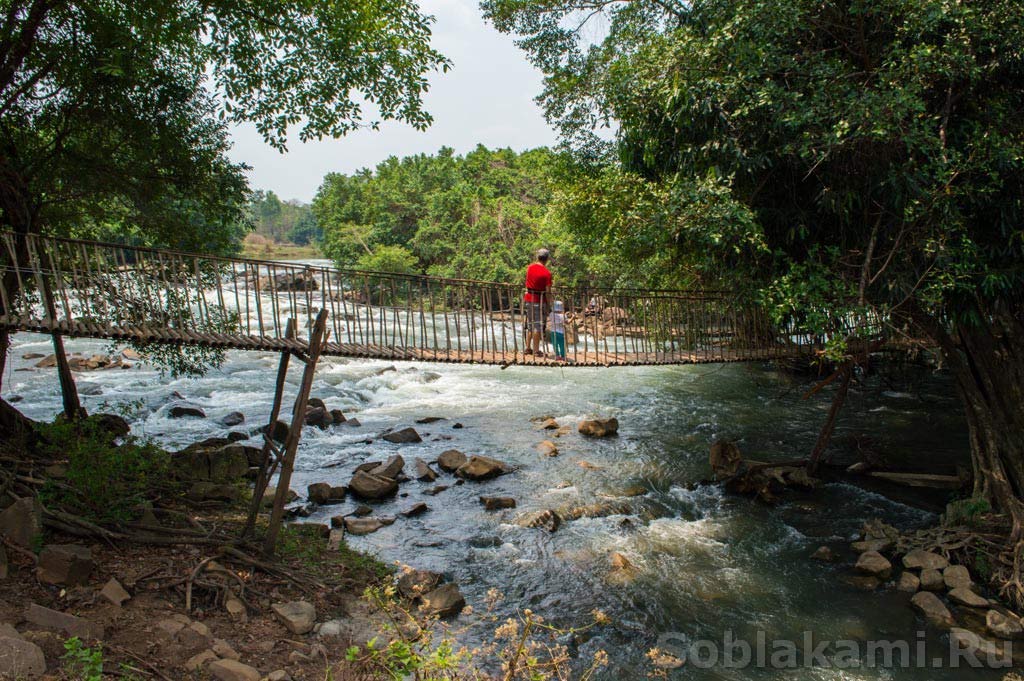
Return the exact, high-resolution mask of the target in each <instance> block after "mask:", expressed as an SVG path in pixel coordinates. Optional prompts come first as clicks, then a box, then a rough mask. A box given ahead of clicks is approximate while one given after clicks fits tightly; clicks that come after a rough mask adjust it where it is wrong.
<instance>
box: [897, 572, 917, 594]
mask: <svg viewBox="0 0 1024 681" xmlns="http://www.w3.org/2000/svg"><path fill="white" fill-rule="evenodd" d="M920 588H921V578H920V577H918V576H917V575H915V574H914V573H913V572H910V571H909V570H907V571H904V572H903V574H901V575H900V579H899V581H898V582H896V590H897V591H902V592H903V593H908V594H913V593H917V592H918V590H919V589H920Z"/></svg>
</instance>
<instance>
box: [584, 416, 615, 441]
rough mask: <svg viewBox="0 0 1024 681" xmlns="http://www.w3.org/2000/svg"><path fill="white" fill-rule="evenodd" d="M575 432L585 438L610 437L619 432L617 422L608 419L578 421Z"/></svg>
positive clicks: (613, 419)
mask: <svg viewBox="0 0 1024 681" xmlns="http://www.w3.org/2000/svg"><path fill="white" fill-rule="evenodd" d="M576 430H578V431H579V432H580V435H585V436H586V437H612V436H613V435H617V434H618V432H619V420H618V419H616V418H610V419H590V420H587V421H580V424H579V426H577V427H576Z"/></svg>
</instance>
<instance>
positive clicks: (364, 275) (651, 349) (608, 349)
mask: <svg viewBox="0 0 1024 681" xmlns="http://www.w3.org/2000/svg"><path fill="white" fill-rule="evenodd" d="M0 274H2V285H0V327H3V328H6V329H8V330H12V331H35V332H41V333H48V334H58V335H61V336H70V337H92V338H104V339H111V340H115V341H126V342H131V343H135V344H138V345H146V344H150V343H160V344H172V345H197V346H205V347H212V348H232V349H238V350H261V351H271V352H290V353H294V354H296V355H297V356H300V357H302V356H303V355H305V354H306V353H308V352H309V350H310V348H309V341H308V336H309V332H310V330H311V329H312V328H313V326H314V320H315V318H316V317H317V316H318V314H319V313H320V312H321V311H326V313H327V322H326V324H327V327H326V336H327V338H326V341H325V342H324V343H323V345H322V347H320V355H321V356H341V357H363V358H377V359H388V360H411V361H424V362H456V363H470V364H492V365H499V366H509V365H516V364H525V365H543V366H549V365H550V366H577V367H584V366H590V367H610V366H636V365H656V364H700V363H712V362H715V363H718V362H747V361H760V360H770V359H782V358H793V357H801V356H809V355H812V354H813V353H815V352H816V351H818V350H820V349H821V347H822V346H823V343H824V342H825V341H826V340H827V337H811V336H810V335H809V334H807V333H806V332H804V331H802V330H801V329H800V326H799V324H798V322H797V321H796V320H794V321H792V322H790V323H787V324H785V325H782V326H781V327H780V326H779V325H777V324H772V323H770V322H769V321H768V318H767V316H766V315H765V314H764V312H763V311H762V310H760V308H759V307H758V306H757V305H755V304H752V303H750V302H749V301H744V300H740V299H738V298H737V297H736V296H733V295H730V294H729V293H727V292H721V291H680V290H658V291H640V290H603V289H586V288H584V289H565V288H559V289H557V290H556V291H555V294H554V297H555V298H557V299H559V300H561V301H563V303H564V305H565V309H566V311H567V314H566V318H567V319H566V327H567V334H566V335H567V361H566V362H565V363H564V364H563V363H560V362H556V361H555V360H554V359H552V358H551V357H550V356H549V357H544V358H537V357H533V356H530V355H524V354H523V349H524V337H525V336H524V331H525V328H524V327H525V319H524V317H523V312H522V309H521V303H520V301H521V299H522V294H523V290H522V287H521V286H520V285H517V284H507V283H500V282H484V281H473V280H465V279H444V278H437V277H425V276H412V275H399V274H389V273H382V272H364V271H356V270H342V269H335V268H329V267H318V266H312V265H305V264H301V263H281V262H273V261H262V260H249V259H242V258H219V257H212V256H204V255H201V254H195V253H181V252H177V251H169V250H157V249H148V248H139V247H133V246H124V245H119V244H110V243H100V242H90V241H81V240H73V239H59V238H53V237H43V236H38V235H28V236H19V235H16V234H13V233H10V232H0ZM290 320H294V322H295V325H296V328H297V329H298V332H297V334H296V335H295V336H289V335H288V333H287V331H286V330H287V329H288V327H289V321H290ZM859 323H860V325H863V324H864V323H865V322H864V320H860V322H859ZM871 324H877V325H878V326H879V327H880V324H878V322H877V321H872V322H871ZM851 331H852V327H851V325H849V324H846V323H837V328H836V331H835V334H836V335H840V334H841V335H843V337H845V336H846V335H848V334H849V333H850V332H851Z"/></svg>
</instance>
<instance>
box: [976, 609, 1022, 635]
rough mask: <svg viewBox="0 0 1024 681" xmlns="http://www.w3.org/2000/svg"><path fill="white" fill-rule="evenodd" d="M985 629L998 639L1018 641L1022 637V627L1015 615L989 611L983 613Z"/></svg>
mask: <svg viewBox="0 0 1024 681" xmlns="http://www.w3.org/2000/svg"><path fill="white" fill-rule="evenodd" d="M985 628H986V629H988V631H989V633H990V634H992V635H993V636H997V637H998V638H1004V639H1019V638H1022V637H1024V627H1022V626H1021V623H1020V620H1019V619H1017V617H1016V616H1015V615H1012V614H1009V613H1004V612H1000V611H998V610H989V611H988V612H987V613H985Z"/></svg>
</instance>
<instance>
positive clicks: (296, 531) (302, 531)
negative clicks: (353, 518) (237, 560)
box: [275, 523, 391, 581]
mask: <svg viewBox="0 0 1024 681" xmlns="http://www.w3.org/2000/svg"><path fill="white" fill-rule="evenodd" d="M275 550H276V552H277V555H278V556H280V557H281V558H282V559H284V560H289V561H296V562H299V563H301V564H302V565H303V566H305V567H306V568H307V569H312V570H324V571H327V572H331V571H334V572H336V571H337V570H343V571H346V572H348V573H349V574H350V575H351V576H356V575H358V576H362V577H363V578H364V579H366V580H367V581H378V580H381V579H384V578H385V577H387V576H388V575H390V574H391V569H390V568H389V567H388V566H387V565H386V564H384V563H382V562H380V561H379V560H377V559H376V558H374V557H373V556H371V555H369V554H367V553H363V552H361V551H356V550H354V549H352V548H351V547H350V546H349V545H348V544H347V543H345V542H344V541H343V542H341V544H340V545H339V546H338V548H337V549H331V548H329V547H328V545H327V542H325V541H324V538H323V537H322V536H320V535H319V534H318V533H317V531H316V528H315V527H312V526H309V525H303V524H302V523H294V524H286V525H284V526H283V527H282V528H281V533H280V534H279V535H278V541H277V546H276V549H275Z"/></svg>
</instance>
